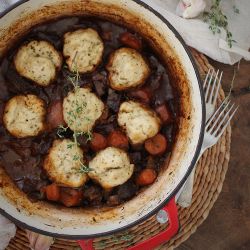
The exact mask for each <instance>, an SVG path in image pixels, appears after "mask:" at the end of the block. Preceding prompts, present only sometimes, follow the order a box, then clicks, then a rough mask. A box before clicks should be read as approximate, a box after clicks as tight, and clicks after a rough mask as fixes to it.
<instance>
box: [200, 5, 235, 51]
mask: <svg viewBox="0 0 250 250" xmlns="http://www.w3.org/2000/svg"><path fill="white" fill-rule="evenodd" d="M220 4H221V0H212V6H211V8H210V11H209V12H206V11H205V12H204V13H203V21H204V22H205V23H208V24H209V29H210V30H211V31H212V33H213V34H216V33H217V34H219V33H221V29H223V30H225V32H226V40H227V44H228V46H229V47H230V48H232V46H233V43H236V41H235V40H234V39H233V35H232V32H230V30H229V29H228V19H227V16H226V15H225V14H224V13H223V11H222V9H221V6H220ZM233 9H234V12H235V13H237V14H238V13H240V12H239V9H237V8H236V6H233Z"/></svg>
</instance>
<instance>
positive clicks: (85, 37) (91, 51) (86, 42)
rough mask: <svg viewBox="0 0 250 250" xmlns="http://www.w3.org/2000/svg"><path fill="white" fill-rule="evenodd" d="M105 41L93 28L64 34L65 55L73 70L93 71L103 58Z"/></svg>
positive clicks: (80, 71)
mask: <svg viewBox="0 0 250 250" xmlns="http://www.w3.org/2000/svg"><path fill="white" fill-rule="evenodd" d="M103 50H104V45H103V41H102V39H101V38H100V36H99V35H98V33H97V32H96V31H95V30H94V29H91V28H88V29H79V30H76V31H73V32H68V33H66V34H65V35H64V47H63V55H64V57H65V58H66V63H67V65H68V67H69V70H70V71H71V72H76V71H78V72H79V73H87V72H92V71H93V70H95V68H96V67H97V66H98V64H99V63H100V62H101V60H102V54H103Z"/></svg>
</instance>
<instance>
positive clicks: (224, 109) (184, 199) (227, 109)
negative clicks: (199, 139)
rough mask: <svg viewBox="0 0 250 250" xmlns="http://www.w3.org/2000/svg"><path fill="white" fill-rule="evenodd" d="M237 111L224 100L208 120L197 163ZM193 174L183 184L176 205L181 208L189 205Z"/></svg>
mask: <svg viewBox="0 0 250 250" xmlns="http://www.w3.org/2000/svg"><path fill="white" fill-rule="evenodd" d="M237 109H238V107H235V105H234V104H231V102H230V101H228V99H227V98H226V99H225V100H224V101H223V102H222V103H221V105H220V107H219V108H218V109H217V110H216V112H215V113H214V114H213V116H212V117H211V118H210V119H209V120H208V122H207V123H206V127H205V133H204V140H203V144H202V148H201V151H200V154H199V157H198V159H197V162H198V160H199V159H200V157H201V156H202V154H203V153H204V151H205V150H206V149H208V148H210V147H212V146H213V145H215V144H216V143H217V142H218V140H219V138H220V137H221V135H222V134H223V132H224V131H225V129H226V128H227V126H228V125H229V123H230V121H231V120H232V118H233V116H234V114H235V112H236V111H237ZM194 173H195V171H194V170H193V171H192V173H191V175H190V176H189V178H188V181H187V182H186V184H185V188H184V190H183V191H182V193H181V195H180V197H179V200H178V204H179V205H181V206H182V207H188V206H190V205H191V201H192V191H193V180H194ZM187 185H188V186H187ZM186 186H187V187H186Z"/></svg>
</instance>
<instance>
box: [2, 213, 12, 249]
mask: <svg viewBox="0 0 250 250" xmlns="http://www.w3.org/2000/svg"><path fill="white" fill-rule="evenodd" d="M15 235H16V226H15V225H14V224H13V223H12V222H10V221H9V220H8V219H6V218H5V217H3V216H2V215H0V250H4V249H5V248H6V247H7V246H8V244H9V242H10V240H11V239H12V238H13V237H14V236H15Z"/></svg>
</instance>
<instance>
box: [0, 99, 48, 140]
mask: <svg viewBox="0 0 250 250" xmlns="http://www.w3.org/2000/svg"><path fill="white" fill-rule="evenodd" d="M45 116H46V109H45V103H44V101H43V100H42V99H40V98H39V97H37V96H35V95H17V96H14V97H12V98H11V99H10V100H9V101H8V102H7V103H6V105H5V108H4V114H3V123H4V126H5V128H6V129H7V130H8V131H9V133H10V134H12V135H13V136H15V137H18V138H24V137H29V136H36V135H38V134H39V133H41V132H42V131H43V130H44V129H45Z"/></svg>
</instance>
